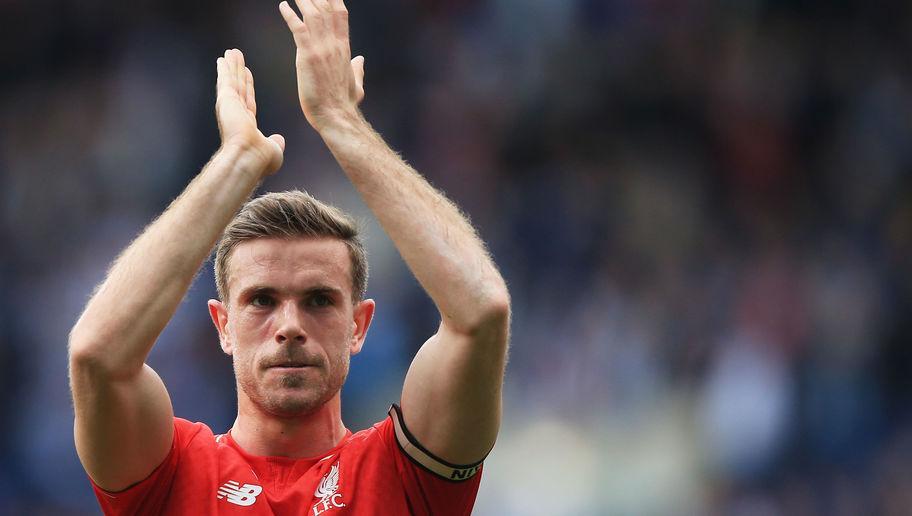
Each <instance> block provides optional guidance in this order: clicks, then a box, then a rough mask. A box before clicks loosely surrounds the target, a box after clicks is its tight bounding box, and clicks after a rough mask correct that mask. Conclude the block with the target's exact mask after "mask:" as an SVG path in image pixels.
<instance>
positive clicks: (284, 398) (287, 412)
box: [260, 387, 332, 417]
mask: <svg viewBox="0 0 912 516" xmlns="http://www.w3.org/2000/svg"><path fill="white" fill-rule="evenodd" d="M279 390H280V392H274V393H269V394H267V396H266V399H265V400H262V401H263V403H261V404H260V405H261V406H262V407H263V408H265V409H266V411H267V412H269V413H270V414H274V415H276V416H279V417H300V416H307V415H309V414H312V413H314V412H316V411H317V410H319V409H320V407H322V406H323V405H324V404H326V402H327V401H329V400H330V399H331V398H332V396H331V395H327V394H326V393H318V392H314V391H312V390H309V389H289V388H287V387H283V388H280V389H279ZM282 391H284V392H282ZM289 391H291V392H289Z"/></svg>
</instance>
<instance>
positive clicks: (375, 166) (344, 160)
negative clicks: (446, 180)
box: [319, 112, 509, 333]
mask: <svg viewBox="0 0 912 516" xmlns="http://www.w3.org/2000/svg"><path fill="white" fill-rule="evenodd" d="M319 131H320V134H321V136H322V137H323V139H324V141H325V142H326V144H327V146H328V147H329V149H330V150H331V151H332V153H333V155H334V156H335V157H336V160H337V161H338V162H339V164H340V165H341V166H342V169H343V170H344V171H345V173H346V175H347V176H348V178H349V179H350V180H351V182H352V183H353V184H354V186H355V187H356V188H357V190H358V191H359V192H360V193H361V196H362V197H363V199H364V201H365V203H366V204H367V206H368V207H369V208H370V209H371V211H373V213H374V214H375V216H376V217H377V219H378V220H379V222H380V224H381V226H382V227H383V229H384V230H385V231H386V233H387V234H388V235H389V236H390V238H391V239H392V241H393V243H394V244H395V245H396V248H397V249H398V250H399V252H400V254H401V255H402V257H403V259H404V260H405V261H406V263H407V264H408V266H409V268H410V269H411V271H412V273H413V274H414V275H415V277H416V278H417V279H418V281H419V282H420V283H421V285H422V287H424V289H425V290H426V291H427V292H428V294H429V295H430V296H431V298H432V300H433V301H434V303H435V304H436V305H437V308H438V309H439V310H440V312H441V316H442V318H443V321H444V323H445V324H447V325H448V326H449V327H450V328H452V329H454V330H457V331H461V332H464V333H470V332H472V331H475V330H476V329H477V328H478V326H479V325H480V324H482V323H484V322H486V321H488V320H490V318H491V317H492V315H494V316H498V317H499V318H500V319H503V318H504V317H505V316H506V315H507V314H506V312H507V311H508V305H509V298H508V294H507V289H506V286H505V283H504V280H503V278H502V277H501V275H500V273H499V272H498V270H497V268H496V266H495V264H494V262H493V260H492V259H491V257H490V255H489V254H488V252H487V250H486V249H485V246H484V243H483V242H482V241H481V240H480V239H479V237H478V235H477V233H476V232H475V229H474V228H473V227H472V225H471V224H470V222H469V221H468V220H467V218H466V217H465V216H464V215H463V214H462V213H461V212H460V211H459V209H458V208H457V207H456V206H455V205H454V204H453V203H452V202H451V201H450V200H449V199H447V198H446V196H445V195H444V194H443V193H441V192H440V191H438V190H436V189H434V188H433V187H432V186H431V185H430V184H429V183H428V182H427V181H426V180H425V179H424V178H423V177H422V176H421V175H419V174H418V173H417V172H416V171H415V170H414V169H413V168H412V167H410V166H409V165H408V164H406V163H405V162H404V161H403V160H402V159H401V158H400V157H399V156H398V155H397V154H396V153H395V152H393V151H392V150H391V149H390V148H389V146H388V145H387V144H386V143H385V142H384V141H383V140H382V138H381V137H380V135H378V134H377V133H376V132H375V131H374V130H373V129H372V128H371V126H370V125H369V124H368V123H367V122H366V121H365V120H364V118H363V117H362V116H361V115H360V113H357V112H356V113H353V114H349V115H346V116H338V117H334V118H333V120H332V122H331V123H327V124H325V125H323V126H321V127H320V128H319Z"/></svg>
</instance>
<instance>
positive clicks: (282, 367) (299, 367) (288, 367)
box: [266, 362, 315, 371]
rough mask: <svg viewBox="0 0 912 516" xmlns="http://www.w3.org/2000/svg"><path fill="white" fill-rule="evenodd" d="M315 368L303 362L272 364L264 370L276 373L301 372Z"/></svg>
mask: <svg viewBox="0 0 912 516" xmlns="http://www.w3.org/2000/svg"><path fill="white" fill-rule="evenodd" d="M311 367H315V366H314V365H313V364H307V363H304V362H285V363H281V364H274V365H271V366H269V367H267V368H266V369H275V370H277V371H303V370H304V369H307V368H311Z"/></svg>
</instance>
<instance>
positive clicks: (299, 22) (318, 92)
mask: <svg viewBox="0 0 912 516" xmlns="http://www.w3.org/2000/svg"><path fill="white" fill-rule="evenodd" d="M295 3H296V4H297V5H298V9H300V10H301V14H302V17H301V18H298V15H297V14H296V13H295V12H294V10H293V9H292V8H291V6H289V5H288V2H287V1H283V2H282V3H280V4H279V11H280V12H281V13H282V17H283V18H285V22H286V23H287V24H288V28H289V29H290V30H291V34H292V36H293V37H294V41H295V46H296V47H297V55H296V58H295V65H296V67H297V70H298V98H299V99H300V101H301V109H302V110H303V111H304V116H305V117H307V121H308V122H310V125H312V126H313V127H314V128H315V129H319V127H320V125H321V124H323V123H325V122H326V121H328V120H329V119H331V118H332V117H333V116H338V115H342V116H345V115H350V114H353V113H355V112H357V109H358V104H359V103H360V102H361V100H363V99H364V58H363V57H361V56H358V57H355V58H354V59H351V47H350V44H349V41H348V10H347V9H346V8H345V4H344V3H343V2H342V0H295Z"/></svg>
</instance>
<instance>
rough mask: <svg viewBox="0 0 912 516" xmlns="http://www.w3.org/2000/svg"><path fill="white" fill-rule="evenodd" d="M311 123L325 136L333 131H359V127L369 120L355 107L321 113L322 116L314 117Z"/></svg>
mask: <svg viewBox="0 0 912 516" xmlns="http://www.w3.org/2000/svg"><path fill="white" fill-rule="evenodd" d="M310 123H311V126H312V127H313V128H314V129H315V130H316V131H317V133H319V134H320V135H321V136H323V137H324V138H325V137H326V135H327V134H331V133H338V132H352V131H357V130H358V128H359V127H362V126H364V125H366V124H367V120H365V118H364V115H362V114H361V111H360V110H359V109H358V108H357V107H354V108H352V109H334V110H331V111H327V112H324V113H321V114H320V116H315V117H313V120H311V121H310Z"/></svg>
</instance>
